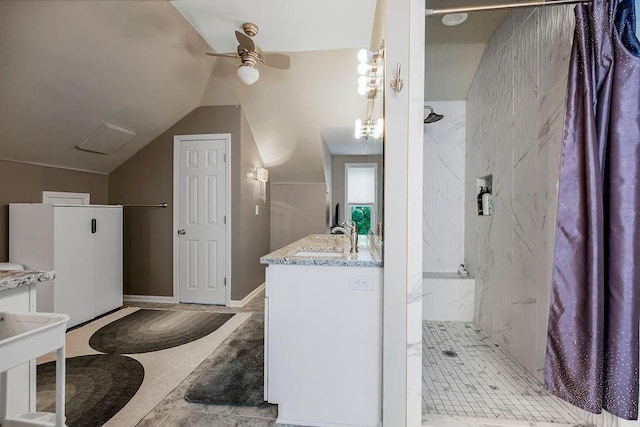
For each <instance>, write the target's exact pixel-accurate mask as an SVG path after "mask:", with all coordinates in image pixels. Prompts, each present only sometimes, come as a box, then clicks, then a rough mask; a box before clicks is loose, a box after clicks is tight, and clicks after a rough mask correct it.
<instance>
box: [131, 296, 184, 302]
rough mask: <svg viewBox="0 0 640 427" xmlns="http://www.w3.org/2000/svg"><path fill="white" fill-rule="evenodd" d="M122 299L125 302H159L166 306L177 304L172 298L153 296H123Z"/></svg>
mask: <svg viewBox="0 0 640 427" xmlns="http://www.w3.org/2000/svg"><path fill="white" fill-rule="evenodd" d="M122 299H123V300H124V301H127V302H160V303H166V304H175V303H176V302H177V301H176V299H175V298H174V297H159V296H155V295H123V296H122Z"/></svg>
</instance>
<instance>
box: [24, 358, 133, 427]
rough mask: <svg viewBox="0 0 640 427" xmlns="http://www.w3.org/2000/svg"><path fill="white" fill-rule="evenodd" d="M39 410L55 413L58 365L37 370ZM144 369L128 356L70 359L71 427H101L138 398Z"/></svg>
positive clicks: (68, 408)
mask: <svg viewBox="0 0 640 427" xmlns="http://www.w3.org/2000/svg"><path fill="white" fill-rule="evenodd" d="M36 376H37V397H36V400H37V410H38V411H42V412H55V411H56V410H55V396H56V363H55V362H48V363H44V364H42V365H38V367H37V375H36ZM143 379H144V368H143V367H142V364H140V362H138V361H137V360H135V359H132V358H130V357H127V356H118V355H107V354H97V355H90V356H78V357H71V358H68V359H67V364H66V393H65V394H66V414H67V426H69V427H75V426H78V427H93V426H101V425H103V424H104V423H105V422H107V421H108V420H109V419H110V418H111V417H113V416H114V415H115V414H116V413H118V411H120V410H121V409H122V408H123V407H124V406H125V405H126V404H127V403H128V402H129V400H131V398H132V397H133V396H134V395H135V394H136V392H137V391H138V389H139V388H140V385H141V384H142V380H143Z"/></svg>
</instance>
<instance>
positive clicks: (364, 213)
mask: <svg viewBox="0 0 640 427" xmlns="http://www.w3.org/2000/svg"><path fill="white" fill-rule="evenodd" d="M376 172H377V165H376V164H375V163H347V164H345V201H346V203H345V204H346V215H345V217H346V218H348V219H350V220H351V221H353V222H355V223H356V226H357V228H358V234H364V235H367V234H369V231H370V230H373V228H374V227H375V223H376V222H375V212H376V209H375V207H376V202H377V200H376Z"/></svg>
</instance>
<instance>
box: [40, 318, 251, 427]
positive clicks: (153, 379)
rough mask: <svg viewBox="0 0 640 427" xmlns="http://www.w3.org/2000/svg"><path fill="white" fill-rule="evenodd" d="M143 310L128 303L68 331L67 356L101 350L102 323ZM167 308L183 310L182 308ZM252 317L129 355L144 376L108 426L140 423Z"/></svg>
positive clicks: (42, 359)
mask: <svg viewBox="0 0 640 427" xmlns="http://www.w3.org/2000/svg"><path fill="white" fill-rule="evenodd" d="M139 310H140V309H138V308H134V307H127V308H124V309H122V310H118V311H116V312H114V313H111V314H109V315H107V316H104V317H101V318H99V319H96V320H94V321H93V322H90V323H88V324H86V325H84V326H81V327H79V328H77V329H73V330H71V331H68V332H67V334H66V344H67V345H66V356H67V360H69V358H72V357H76V356H85V355H94V354H97V353H98V352H97V351H96V350H94V349H93V348H91V347H90V346H89V340H90V338H91V336H93V334H95V333H96V332H97V331H98V330H99V329H101V328H102V327H104V326H107V325H108V324H110V323H112V322H114V321H117V320H119V319H121V318H124V317H126V316H128V315H130V314H131V313H135V312H137V311H139ZM166 311H179V309H171V310H166ZM190 312H192V311H190ZM250 317H251V313H237V314H235V315H233V317H232V318H231V319H230V320H229V321H228V322H226V323H224V324H223V325H222V326H221V327H220V328H218V329H217V330H216V331H214V332H213V333H211V334H209V335H207V336H205V337H202V338H200V339H198V340H195V341H191V342H188V343H186V344H184V345H181V346H178V347H171V348H166V349H164V350H159V351H152V352H147V353H138V354H133V355H131V356H127V357H130V358H132V359H135V360H137V361H138V362H140V363H141V364H142V366H143V367H144V371H145V375H144V380H143V381H142V385H141V386H140V389H139V390H138V392H137V393H136V394H135V395H134V396H133V397H132V398H131V400H130V401H129V403H127V404H126V405H125V406H124V408H122V409H121V410H120V411H119V412H118V413H117V414H115V415H114V416H113V417H112V418H111V419H109V420H108V421H107V422H106V423H105V424H104V425H105V427H129V426H131V427H133V426H135V425H136V424H138V423H139V422H140V420H142V418H144V416H145V415H146V414H147V413H149V411H151V410H152V409H153V408H154V407H155V406H156V405H157V404H158V403H159V402H160V401H161V400H162V399H163V398H164V397H165V396H167V394H168V393H170V392H171V390H173V389H174V388H175V387H176V386H177V385H178V384H180V382H182V381H183V380H184V379H185V378H186V377H187V376H188V375H189V374H190V373H191V372H192V371H193V370H194V369H196V368H197V367H198V365H200V363H202V361H204V360H205V359H206V358H207V356H209V355H210V354H211V353H212V352H213V351H215V350H216V349H217V348H218V347H220V345H221V344H222V343H223V342H224V341H225V340H226V339H227V338H228V337H229V335H231V334H232V333H233V332H234V331H235V330H236V329H237V328H238V327H240V326H241V325H242V324H243V323H244V322H245V321H246V320H247V319H249V318H250ZM53 360H55V353H51V354H48V355H46V356H43V357H40V358H38V363H39V364H42V363H46V362H50V361H53ZM67 415H68V413H67Z"/></svg>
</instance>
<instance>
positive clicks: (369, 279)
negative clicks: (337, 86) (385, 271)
mask: <svg viewBox="0 0 640 427" xmlns="http://www.w3.org/2000/svg"><path fill="white" fill-rule="evenodd" d="M351 289H353V290H354V291H372V290H373V276H369V275H366V274H353V275H352V276H351Z"/></svg>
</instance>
